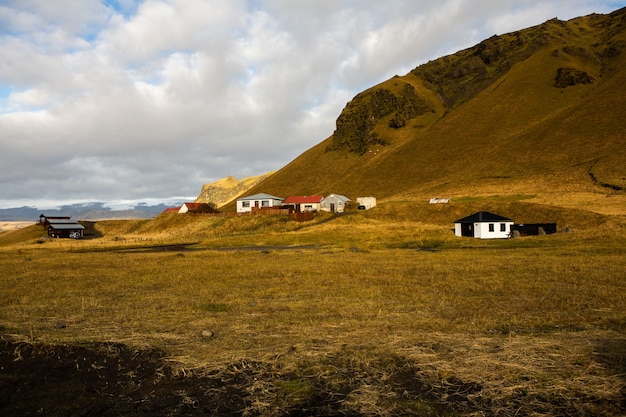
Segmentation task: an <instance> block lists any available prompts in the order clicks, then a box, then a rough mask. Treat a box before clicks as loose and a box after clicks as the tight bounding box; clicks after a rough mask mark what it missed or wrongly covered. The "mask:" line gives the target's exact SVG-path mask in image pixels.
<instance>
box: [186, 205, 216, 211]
mask: <svg viewBox="0 0 626 417" xmlns="http://www.w3.org/2000/svg"><path fill="white" fill-rule="evenodd" d="M183 206H186V207H187V210H189V211H192V212H202V213H214V212H215V213H216V212H217V210H215V209H214V208H213V207H211V205H210V204H208V203H183Z"/></svg>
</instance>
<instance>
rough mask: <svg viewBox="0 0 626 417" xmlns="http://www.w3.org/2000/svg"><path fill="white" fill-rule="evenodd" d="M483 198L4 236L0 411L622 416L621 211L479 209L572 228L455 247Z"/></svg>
mask: <svg viewBox="0 0 626 417" xmlns="http://www.w3.org/2000/svg"><path fill="white" fill-rule="evenodd" d="M481 204H485V203H483V202H481V200H480V199H478V201H468V202H464V203H457V204H450V205H447V206H429V205H421V206H419V205H418V206H417V207H416V206H415V204H412V203H409V202H404V203H403V202H395V203H386V204H382V205H380V206H379V207H377V208H376V209H374V210H371V211H368V212H357V213H354V214H351V215H345V216H338V217H332V216H329V215H321V216H320V217H319V218H318V219H317V220H315V221H314V222H311V223H303V224H297V223H294V222H290V221H288V220H287V219H286V218H283V217H280V216H273V217H242V218H212V217H209V216H181V215H169V216H161V217H159V218H157V219H154V220H139V221H103V222H97V223H95V225H94V227H93V228H92V229H90V231H91V233H92V234H91V236H90V237H89V236H88V238H87V239H84V240H79V241H76V240H69V239H68V240H48V239H43V238H42V236H43V231H42V230H41V229H38V228H37V227H36V226H31V227H27V228H24V229H20V230H17V231H14V232H8V233H4V234H2V235H1V236H0V263H1V264H2V268H3V273H2V279H1V281H0V289H1V291H0V334H1V335H2V339H1V340H2V342H3V347H4V349H3V353H2V355H0V361H1V362H2V363H3V366H4V367H5V368H4V369H7V370H9V369H14V371H15V373H14V374H11V373H10V372H8V371H5V373H4V374H3V373H0V378H2V379H0V387H3V386H4V388H0V390H3V389H4V390H5V392H8V393H9V394H10V395H12V396H13V398H15V400H13V401H9V402H6V401H5V403H0V410H2V413H3V415H20V414H22V415H24V414H28V412H26V413H25V411H32V410H30V409H29V408H28V406H27V405H26V404H30V403H33V402H32V401H31V402H30V403H29V402H28V401H27V400H26V399H27V398H31V400H32V399H33V398H39V397H41V398H40V400H41V402H42V403H43V405H41V404H39V405H38V407H39V408H41V409H42V410H44V411H46V413H47V414H48V415H128V414H132V413H134V415H154V414H157V415H203V414H212V415H233V414H234V415H246V416H248V415H363V416H370V415H371V416H380V415H383V416H396V415H397V416H400V415H420V416H421V415H426V416H444V415H445V416H448V415H467V416H478V415H481V416H482V415H494V416H495V415H498V416H502V415H505V416H508V415H511V416H513V415H518V416H519V415H529V416H530V415H563V416H564V415H580V416H583V415H607V416H618V415H623V414H624V413H625V412H626V402H625V395H626V390H625V382H626V381H625V377H624V375H625V374H626V365H625V364H626V334H625V332H626V280H625V278H626V272H625V271H626V256H624V248H625V247H626V238H625V237H624V231H625V227H626V221H625V219H624V217H623V216H608V215H600V214H597V213H591V212H586V211H577V210H573V209H559V208H555V207H548V206H538V205H533V204H530V203H524V202H523V201H503V202H496V203H494V202H492V203H491V205H492V206H493V205H494V204H495V207H496V209H494V211H495V212H498V213H500V214H502V215H507V216H511V217H513V218H515V219H516V220H517V219H519V218H522V219H524V218H527V219H529V220H527V221H531V219H533V216H535V217H541V219H537V220H535V221H546V220H545V219H544V217H549V218H550V219H558V224H559V230H563V228H564V227H569V228H570V229H571V230H572V231H571V232H570V233H557V234H554V235H546V236H536V237H525V238H520V239H511V240H499V241H480V240H475V239H471V238H456V237H454V235H453V233H452V231H451V228H452V221H453V220H454V219H456V218H460V217H463V216H464V215H466V214H468V213H471V212H472V210H474V209H481V208H482V206H481ZM542 216H543V217H542ZM425 219H428V221H426V220H425ZM525 221H526V220H525ZM61 358H65V361H62V360H61ZM44 359H47V361H45V360H44ZM22 363H23V364H24V366H23V367H21V368H20V367H19V365H20V364H22ZM55 363H56V365H55ZM113 365H114V368H113V369H111V366H113ZM43 369H47V370H48V372H49V373H50V375H49V376H48V377H47V378H48V379H49V380H50V381H56V380H60V381H62V382H58V384H56V385H54V388H55V389H56V390H57V391H53V392H57V393H58V392H65V394H66V395H67V393H68V392H70V393H73V395H75V397H76V398H75V400H74V402H73V403H72V404H73V406H72V405H71V404H70V405H60V404H59V403H58V401H57V402H53V403H49V402H47V401H45V399H46V398H49V397H50V395H49V394H50V390H51V389H52V387H51V386H50V385H46V384H43V383H42V382H39V383H37V382H34V380H30V379H28V375H29V371H28V370H30V372H31V373H34V372H35V370H38V371H37V372H39V374H38V375H42V374H41V372H44V371H43ZM59 369H61V370H63V372H64V373H65V375H67V373H68V372H70V373H71V374H72V375H74V373H76V375H75V376H74V377H72V378H60V377H59V375H56V376H55V374H54V372H57V373H58V371H59ZM50 370H51V371H50ZM44 374H45V373H44ZM55 378H56V379H55ZM40 380H41V378H40V379H39V381H40ZM70 381H73V382H70ZM77 381H80V383H78V382H77ZM103 381H107V384H111V385H105V384H104V382H103ZM113 381H117V385H115V384H113ZM20 384H21V385H23V386H24V387H31V390H30V391H29V390H28V389H27V388H23V390H22V391H19V390H17V389H16V390H15V391H9V387H18V386H20ZM113 386H115V387H117V388H115V389H113V388H112V387H113ZM63 387H65V388H63ZM94 390H95V391H94ZM94 392H97V393H98V394H94ZM20 393H21V394H20ZM20 395H22V397H20ZM29 396H30V397H29ZM20 398H21V399H22V401H20ZM70 398H71V395H70ZM81 399H82V402H81ZM87 400H88V401H89V403H90V404H94V403H95V404H100V405H99V407H96V408H94V409H88V411H87V412H85V408H84V407H85V404H84V402H86V401H87ZM3 407H4V408H3ZM20 407H25V408H20ZM72 407H75V408H72ZM89 410H91V411H89ZM157 410H158V411H157ZM151 413H154V414H151Z"/></svg>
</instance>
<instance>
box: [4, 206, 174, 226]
mask: <svg viewBox="0 0 626 417" xmlns="http://www.w3.org/2000/svg"><path fill="white" fill-rule="evenodd" d="M105 204H106V203H100V202H96V203H86V204H71V205H66V206H62V207H60V208H58V209H46V210H41V209H38V208H35V207H27V206H24V207H16V208H8V209H0V221H33V222H35V221H37V220H39V215H41V214H45V215H46V216H70V217H71V218H72V219H75V220H104V219H147V218H152V217H154V216H156V215H158V214H159V213H161V212H162V211H163V210H165V208H166V206H165V205H164V204H158V205H155V206H148V205H147V204H143V203H140V204H138V205H136V206H135V207H133V208H132V209H127V210H113V209H111V208H108V207H105Z"/></svg>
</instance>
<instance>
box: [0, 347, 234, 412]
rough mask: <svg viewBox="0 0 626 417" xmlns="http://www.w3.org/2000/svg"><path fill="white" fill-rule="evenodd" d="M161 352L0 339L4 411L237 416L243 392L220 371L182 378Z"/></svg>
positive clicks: (0, 397)
mask: <svg viewBox="0 0 626 417" xmlns="http://www.w3.org/2000/svg"><path fill="white" fill-rule="evenodd" d="M163 357H164V353H163V352H161V351H158V350H134V349H131V348H129V347H127V346H124V345H119V344H113V343H105V344H99V345H94V346H89V347H85V346H49V345H45V346H38V345H32V344H29V343H13V342H6V341H3V342H1V343H0V415H3V416H5V417H10V416H16V417H17V416H30V415H46V416H130V415H132V416H153V415H185V416H195V415H208V414H210V415H213V416H232V415H240V414H241V411H242V410H244V409H245V404H244V398H245V397H246V393H245V392H243V391H242V390H241V389H240V388H238V387H237V385H236V384H224V381H223V380H222V377H221V376H218V375H215V376H214V377H211V376H202V377H199V376H196V375H181V374H177V373H175V372H173V371H172V369H171V368H170V367H168V366H167V364H166V362H165V361H164V360H163Z"/></svg>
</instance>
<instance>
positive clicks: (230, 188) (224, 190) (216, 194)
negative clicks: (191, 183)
mask: <svg viewBox="0 0 626 417" xmlns="http://www.w3.org/2000/svg"><path fill="white" fill-rule="evenodd" d="M272 174H273V172H268V173H266V174H263V175H259V176H256V177H248V178H244V179H242V180H238V179H237V178H234V177H226V178H222V179H220V180H217V181H215V182H213V183H210V184H204V185H203V186H202V190H201V191H200V194H199V195H198V197H197V198H196V203H213V204H215V205H216V207H221V206H223V205H224V204H227V203H228V202H230V201H232V200H233V199H235V198H237V197H238V196H239V195H241V194H242V193H245V192H246V191H248V190H249V189H250V188H252V187H254V186H255V185H257V184H258V183H259V182H261V181H263V180H264V179H266V178H267V177H269V176H270V175H272Z"/></svg>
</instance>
